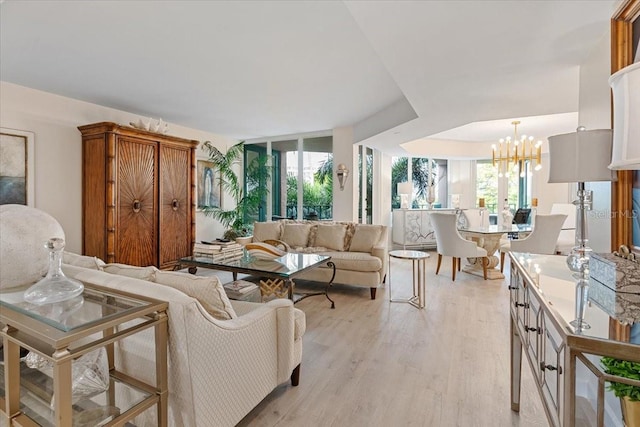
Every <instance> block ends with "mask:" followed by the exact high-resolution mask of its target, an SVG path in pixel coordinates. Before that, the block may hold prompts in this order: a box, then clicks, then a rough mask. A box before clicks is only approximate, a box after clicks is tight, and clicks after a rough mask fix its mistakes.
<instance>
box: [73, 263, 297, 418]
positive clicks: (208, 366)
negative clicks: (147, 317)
mask: <svg viewBox="0 0 640 427" xmlns="http://www.w3.org/2000/svg"><path fill="white" fill-rule="evenodd" d="M63 268H64V272H65V274H66V275H67V276H69V277H73V278H75V279H78V280H82V281H86V282H89V283H94V284H97V285H100V286H106V287H110V288H113V289H117V290H121V291H125V292H130V293H134V294H138V295H145V296H149V297H152V298H156V299H160V300H164V301H168V302H169V311H168V313H169V348H168V362H169V370H168V373H169V399H168V400H169V411H168V412H169V420H168V421H169V425H170V426H205V427H206V426H212V425H215V426H234V425H236V424H237V423H238V422H239V421H240V420H241V419H242V418H244V416H245V415H246V414H247V413H249V412H250V411H251V410H252V409H253V408H254V407H255V406H256V405H257V404H258V403H260V402H261V401H262V400H263V399H264V398H265V397H266V396H267V395H268V394H269V393H271V391H273V389H274V388H276V387H277V386H278V385H280V384H282V383H284V382H286V381H288V380H289V378H291V382H292V384H293V385H297V384H298V379H299V374H300V361H301V359H302V336H303V334H304V332H305V328H306V325H305V316H304V313H303V312H302V311H300V310H298V309H296V308H294V307H293V303H292V302H291V301H290V300H286V299H276V300H272V301H269V302H268V303H266V304H257V303H250V302H242V301H232V305H233V308H234V310H235V313H236V314H237V317H236V318H233V319H230V320H218V319H216V318H214V317H212V316H211V315H210V314H209V313H208V312H207V311H205V309H204V308H203V306H202V305H201V304H200V303H199V302H198V301H197V300H196V299H194V298H191V297H189V296H187V295H186V294H184V293H182V292H180V291H178V290H176V289H173V288H170V287H168V286H163V285H159V284H157V283H153V282H147V281H144V280H139V279H134V278H129V277H124V276H120V275H116V274H110V273H105V272H102V271H97V270H89V269H86V268H82V267H75V266H71V265H63ZM185 275H186V273H185ZM119 344H120V343H119ZM153 345H154V338H153V331H152V330H148V331H143V332H141V333H139V334H136V335H134V336H131V337H128V338H126V339H124V340H122V341H121V344H120V345H117V346H116V354H115V356H116V365H117V366H119V367H121V368H123V369H122V370H124V371H127V372H136V374H137V376H138V377H139V378H140V379H142V380H146V381H149V383H151V384H153V381H154V380H155V368H154V366H155V365H154V364H153V363H151V361H150V360H149V358H153V357H154V356H153V355H154V354H155V353H154V351H153ZM125 398H126V396H125ZM135 424H136V425H138V426H155V425H157V419H156V412H155V411H153V410H147V411H145V412H143V413H142V414H141V415H140V416H138V417H137V418H136V420H135Z"/></svg>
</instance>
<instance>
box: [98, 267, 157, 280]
mask: <svg viewBox="0 0 640 427" xmlns="http://www.w3.org/2000/svg"><path fill="white" fill-rule="evenodd" d="M102 270H103V271H106V272H107V273H111V274H118V275H120V276H127V277H133V278H134V279H141V280H148V281H152V280H153V275H154V274H155V272H156V271H158V269H157V268H155V267H154V266H149V267H135V266H133V265H128V264H118V263H113V264H106V265H105V266H104V267H103V268H102Z"/></svg>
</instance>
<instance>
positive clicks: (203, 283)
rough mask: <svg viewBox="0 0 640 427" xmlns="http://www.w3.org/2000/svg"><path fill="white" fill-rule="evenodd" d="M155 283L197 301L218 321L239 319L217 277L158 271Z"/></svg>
mask: <svg viewBox="0 0 640 427" xmlns="http://www.w3.org/2000/svg"><path fill="white" fill-rule="evenodd" d="M154 281H155V282H156V283H158V284H159V285H165V286H170V287H172V288H174V289H177V290H179V291H180V292H183V293H185V294H187V295H189V296H190V297H191V298H195V299H197V300H198V301H199V302H200V304H202V307H203V308H204V309H205V310H207V312H208V313H209V314H211V315H212V316H213V317H215V318H216V319H220V320H229V319H235V318H236V317H238V316H237V315H236V312H235V311H234V310H233V307H232V306H231V303H230V302H229V298H228V297H227V294H226V292H225V291H224V287H223V286H222V283H220V280H218V277H217V276H211V277H203V276H194V275H192V274H187V273H180V272H177V271H160V270H158V271H156V274H155V280H154Z"/></svg>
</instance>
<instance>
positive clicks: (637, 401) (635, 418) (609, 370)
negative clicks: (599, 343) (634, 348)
mask: <svg viewBox="0 0 640 427" xmlns="http://www.w3.org/2000/svg"><path fill="white" fill-rule="evenodd" d="M600 363H601V364H602V367H603V368H604V372H605V373H606V374H609V375H615V376H618V377H623V378H628V379H631V380H636V381H640V362H630V361H628V360H620V359H615V358H613V357H603V358H602V359H600ZM607 388H608V389H609V390H611V391H613V393H614V394H615V395H616V397H618V398H620V406H621V408H622V418H623V419H624V422H625V425H626V426H629V427H632V426H640V386H635V385H630V384H624V383H620V382H613V381H610V382H609V386H608V387H607Z"/></svg>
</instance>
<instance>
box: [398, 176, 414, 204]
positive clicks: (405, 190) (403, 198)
mask: <svg viewBox="0 0 640 427" xmlns="http://www.w3.org/2000/svg"><path fill="white" fill-rule="evenodd" d="M411 193H413V185H411V183H410V182H399V183H398V194H399V195H400V208H401V209H409V205H410V203H411V200H410V198H411Z"/></svg>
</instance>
